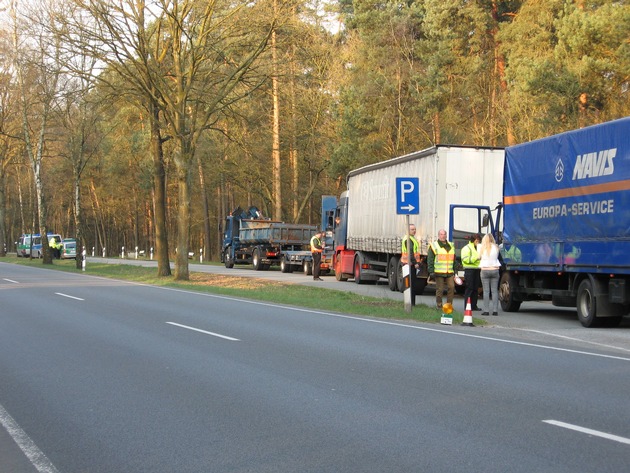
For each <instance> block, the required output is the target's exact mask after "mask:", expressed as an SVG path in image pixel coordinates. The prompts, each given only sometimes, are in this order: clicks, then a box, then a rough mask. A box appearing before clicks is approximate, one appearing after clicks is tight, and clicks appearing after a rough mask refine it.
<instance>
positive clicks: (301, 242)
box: [221, 207, 317, 273]
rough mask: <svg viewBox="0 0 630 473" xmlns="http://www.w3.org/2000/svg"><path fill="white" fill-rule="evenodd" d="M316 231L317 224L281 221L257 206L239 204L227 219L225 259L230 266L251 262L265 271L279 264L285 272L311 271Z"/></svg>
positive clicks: (227, 266) (222, 255) (223, 258)
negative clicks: (263, 213) (269, 217)
mask: <svg viewBox="0 0 630 473" xmlns="http://www.w3.org/2000/svg"><path fill="white" fill-rule="evenodd" d="M316 231H317V226H316V225H303V224H292V223H284V222H278V221H274V220H270V219H267V218H263V216H262V214H261V212H260V211H259V210H258V208H256V207H250V208H249V209H248V210H243V209H242V208H240V207H238V208H237V209H235V210H234V211H233V212H232V213H231V214H230V215H228V216H227V217H226V220H225V228H224V233H223V244H222V251H221V262H222V263H224V264H225V267H226V268H233V267H234V265H236V264H251V265H253V267H254V269H255V270H257V271H261V270H267V269H269V268H270V267H271V266H272V265H278V266H280V270H281V271H282V272H284V273H290V272H293V271H295V270H302V271H305V272H307V273H308V272H309V271H312V267H311V269H310V270H309V267H308V263H309V262H311V261H312V256H311V251H310V240H311V237H312V236H313V235H314V234H315V233H316ZM305 263H306V264H305Z"/></svg>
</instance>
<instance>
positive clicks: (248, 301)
mask: <svg viewBox="0 0 630 473" xmlns="http://www.w3.org/2000/svg"><path fill="white" fill-rule="evenodd" d="M90 277H91V278H94V279H102V280H108V281H111V280H110V279H109V278H105V277H102V276H90ZM118 281H119V282H125V283H127V284H130V285H132V286H143V287H150V288H153V289H158V290H166V291H174V292H181V293H183V294H191V295H195V296H201V297H210V298H214V299H222V300H228V301H237V302H240V303H243V304H251V305H260V306H265V307H276V308H279V309H286V310H292V311H295V312H306V313H311V314H320V315H325V316H329V317H338V318H342V319H351V320H357V321H361V322H366V323H373V324H382V325H392V326H396V327H405V328H411V329H414V330H423V331H426V332H436V333H442V334H445V335H453V336H456V337H466V338H477V339H480V340H488V341H493V342H498V343H507V344H510V345H520V346H527V347H532V348H541V349H543V350H553V351H559V352H564V353H574V354H577V355H586V356H594V357H597V358H606V359H609V360H619V361H630V358H628V357H624V356H615V355H604V354H602V353H593V352H589V351H583V350H571V349H568V348H559V347H554V346H550V345H541V344H537V343H527V342H518V341H515V340H508V339H505V338H496V337H489V336H485V335H475V334H472V333H464V332H454V331H452V330H447V329H438V328H431V327H423V326H419V325H410V324H405V323H401V322H391V321H386V320H378V319H370V318H365V317H360V316H354V315H343V314H335V313H332V312H324V311H321V310H315V309H304V308H301V307H293V306H288V305H280V304H271V303H269V302H260V301H255V300H251V299H244V298H238V297H231V296H221V295H217V294H209V293H207V292H195V291H190V290H187V289H177V288H173V287H164V286H153V285H151V284H145V283H139V282H133V281H122V280H118ZM610 348H617V347H614V346H611V347H610Z"/></svg>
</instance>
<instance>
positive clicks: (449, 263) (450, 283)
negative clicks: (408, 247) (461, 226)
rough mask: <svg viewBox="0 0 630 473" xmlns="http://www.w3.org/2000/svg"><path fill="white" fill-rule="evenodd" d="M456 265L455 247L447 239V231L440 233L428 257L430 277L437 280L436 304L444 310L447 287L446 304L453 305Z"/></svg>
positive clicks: (430, 248)
mask: <svg viewBox="0 0 630 473" xmlns="http://www.w3.org/2000/svg"><path fill="white" fill-rule="evenodd" d="M454 263H455V245H453V243H451V242H449V241H448V240H447V239H446V230H444V229H442V230H440V231H439V232H438V239H437V241H434V242H433V243H431V246H429V251H428V255H427V265H428V269H429V277H430V278H431V279H433V280H435V303H436V305H437V308H438V309H442V297H443V295H444V287H446V302H448V303H449V304H453V298H454V297H455V281H454V280H453V276H454V275H455V271H454Z"/></svg>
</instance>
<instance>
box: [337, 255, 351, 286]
mask: <svg viewBox="0 0 630 473" xmlns="http://www.w3.org/2000/svg"><path fill="white" fill-rule="evenodd" d="M335 279H336V280H337V281H347V280H348V277H347V276H346V275H345V274H343V273H342V272H341V260H340V259H339V258H336V259H335Z"/></svg>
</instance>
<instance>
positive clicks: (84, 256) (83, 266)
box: [81, 246, 87, 271]
mask: <svg viewBox="0 0 630 473" xmlns="http://www.w3.org/2000/svg"><path fill="white" fill-rule="evenodd" d="M86 261H87V256H86V251H85V246H84V247H83V251H82V252H81V271H85V263H86Z"/></svg>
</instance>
